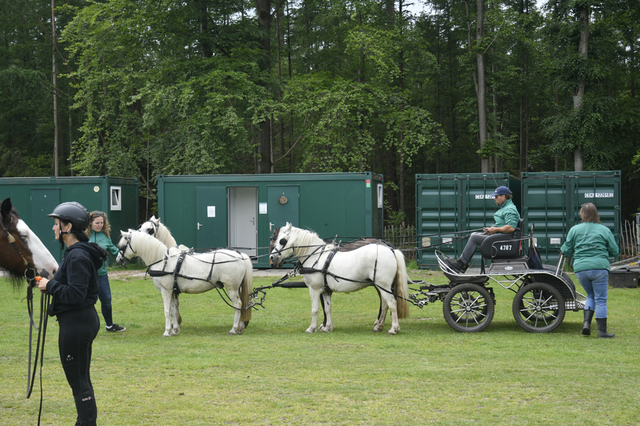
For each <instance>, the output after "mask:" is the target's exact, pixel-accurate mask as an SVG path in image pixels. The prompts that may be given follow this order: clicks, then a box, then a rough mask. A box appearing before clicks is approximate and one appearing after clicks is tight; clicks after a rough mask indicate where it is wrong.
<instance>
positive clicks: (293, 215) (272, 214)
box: [267, 185, 300, 234]
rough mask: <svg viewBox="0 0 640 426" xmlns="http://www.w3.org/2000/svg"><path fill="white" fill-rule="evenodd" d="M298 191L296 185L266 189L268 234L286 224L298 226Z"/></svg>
mask: <svg viewBox="0 0 640 426" xmlns="http://www.w3.org/2000/svg"><path fill="white" fill-rule="evenodd" d="M299 190H300V188H299V187H298V186H297V185H291V186H269V187H267V198H268V200H267V212H268V217H269V234H271V232H273V230H274V229H275V228H280V227H281V226H284V225H286V224H287V222H289V223H291V224H292V225H293V226H300V205H299Z"/></svg>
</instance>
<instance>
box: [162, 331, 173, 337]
mask: <svg viewBox="0 0 640 426" xmlns="http://www.w3.org/2000/svg"><path fill="white" fill-rule="evenodd" d="M162 337H171V335H170V334H169V333H167V332H165V333H164V334H163V335H162Z"/></svg>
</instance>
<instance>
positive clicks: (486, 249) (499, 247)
mask: <svg viewBox="0 0 640 426" xmlns="http://www.w3.org/2000/svg"><path fill="white" fill-rule="evenodd" d="M523 228H524V219H520V221H519V222H518V227H517V228H516V230H515V231H513V232H512V233H511V234H493V235H491V236H490V237H487V238H485V240H484V241H483V242H482V244H480V254H481V255H482V259H483V260H484V259H491V260H494V259H516V258H518V257H522V229H523Z"/></svg>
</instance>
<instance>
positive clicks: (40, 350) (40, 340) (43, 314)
mask: <svg viewBox="0 0 640 426" xmlns="http://www.w3.org/2000/svg"><path fill="white" fill-rule="evenodd" d="M34 273H35V271H34ZM27 280H28V281H29V287H28V288H27V311H28V313H29V320H30V322H31V324H30V326H29V364H28V371H27V399H29V397H30V396H31V393H32V392H33V385H34V383H35V379H36V372H37V370H38V359H40V408H39V410H38V425H39V424H40V419H41V417H42V403H43V387H42V367H43V365H44V343H45V338H46V335H47V323H48V320H49V316H48V315H47V310H48V308H49V305H50V304H51V296H50V295H49V294H47V293H46V292H41V293H40V320H39V322H38V325H37V326H36V324H35V321H34V319H33V314H34V306H33V289H34V288H35V287H36V285H37V284H36V283H37V281H38V279H37V277H34V278H32V279H30V278H27ZM34 329H36V330H38V336H37V338H36V352H35V354H34V356H33V359H34V361H33V372H32V371H31V366H32V363H31V359H32V352H33V330H34Z"/></svg>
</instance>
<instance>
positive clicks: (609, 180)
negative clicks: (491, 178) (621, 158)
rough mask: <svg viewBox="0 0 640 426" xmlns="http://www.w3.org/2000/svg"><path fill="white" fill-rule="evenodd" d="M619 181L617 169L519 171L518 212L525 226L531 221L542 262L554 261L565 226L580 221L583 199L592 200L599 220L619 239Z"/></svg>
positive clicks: (556, 259) (528, 225) (584, 200)
mask: <svg viewBox="0 0 640 426" xmlns="http://www.w3.org/2000/svg"><path fill="white" fill-rule="evenodd" d="M620 185H621V173H620V171H619V170H614V171H589V172H528V173H522V205H523V212H522V214H523V217H524V220H525V227H526V228H527V229H529V228H530V226H531V225H532V224H533V225H534V238H535V239H536V243H537V246H538V251H539V253H540V257H541V259H542V262H543V263H547V264H556V263H557V262H558V258H559V257H560V247H562V244H563V243H564V242H565V239H566V236H567V233H568V232H569V229H571V227H572V226H574V225H576V224H578V223H580V222H581V220H580V208H581V207H582V205H583V204H584V203H593V204H595V206H596V207H597V209H598V214H599V215H600V220H601V222H602V224H603V225H605V226H607V227H608V228H609V229H611V231H612V232H613V234H614V236H615V238H616V241H618V242H619V241H620V226H621V225H620V223H621V222H620V221H621V219H620V209H621V186H620Z"/></svg>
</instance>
